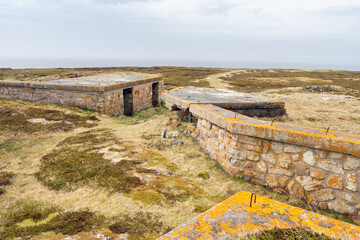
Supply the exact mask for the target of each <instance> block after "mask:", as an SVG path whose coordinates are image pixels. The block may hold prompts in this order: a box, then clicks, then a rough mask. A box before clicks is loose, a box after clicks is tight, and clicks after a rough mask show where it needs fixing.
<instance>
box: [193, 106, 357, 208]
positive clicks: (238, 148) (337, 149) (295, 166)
mask: <svg viewBox="0 0 360 240" xmlns="http://www.w3.org/2000/svg"><path fill="white" fill-rule="evenodd" d="M189 110H190V112H191V113H192V114H193V115H195V116H196V117H197V118H198V122H197V125H196V128H195V127H192V126H189V127H188V129H187V131H188V133H189V134H190V135H191V136H193V137H194V138H195V139H196V140H197V141H198V142H199V144H200V145H201V146H202V148H203V149H205V150H206V152H207V153H208V154H209V155H210V157H211V158H212V159H214V160H216V161H218V162H219V164H220V165H221V166H222V168H223V169H224V170H225V171H227V172H228V173H229V174H230V175H232V176H237V177H243V178H245V179H246V180H249V181H251V182H253V183H256V184H260V185H263V186H266V187H269V188H271V189H274V190H276V191H279V192H286V193H289V194H290V195H292V196H294V197H296V198H300V199H304V200H306V201H307V202H309V203H310V204H312V205H314V206H317V207H319V208H321V209H324V210H325V209H329V210H332V211H334V212H338V213H344V214H357V213H359V214H360V212H359V210H360V194H359V179H360V158H359V155H360V151H359V150H360V141H359V136H355V135H349V134H341V133H336V132H331V131H328V130H326V129H311V128H301V127H296V126H290V125H286V124H280V123H270V122H267V121H261V120H255V119H252V118H249V117H246V116H243V115H239V116H234V113H233V112H231V111H227V110H225V109H222V108H219V107H216V106H214V105H201V104H199V105H191V106H190V109H189Z"/></svg>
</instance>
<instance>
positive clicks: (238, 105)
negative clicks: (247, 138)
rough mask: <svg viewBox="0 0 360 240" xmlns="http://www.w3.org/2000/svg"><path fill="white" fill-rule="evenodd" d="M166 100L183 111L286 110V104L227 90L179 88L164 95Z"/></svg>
mask: <svg viewBox="0 0 360 240" xmlns="http://www.w3.org/2000/svg"><path fill="white" fill-rule="evenodd" d="M163 98H164V100H166V101H168V102H170V103H172V104H174V105H176V106H177V107H179V108H181V109H187V108H189V107H190V105H192V104H214V105H216V106H219V107H223V108H226V109H232V110H233V109H234V110H236V109H248V108H284V107H285V103H284V102H280V101H274V100H271V99H266V98H262V97H258V96H254V95H250V94H246V93H240V92H235V91H231V90H225V89H215V88H198V87H179V88H175V89H173V90H170V91H168V92H166V93H164V94H163Z"/></svg>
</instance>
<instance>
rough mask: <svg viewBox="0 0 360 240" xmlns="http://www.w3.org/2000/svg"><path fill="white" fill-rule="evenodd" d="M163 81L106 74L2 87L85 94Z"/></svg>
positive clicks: (6, 83) (148, 76) (8, 83)
mask: <svg viewBox="0 0 360 240" xmlns="http://www.w3.org/2000/svg"><path fill="white" fill-rule="evenodd" d="M161 80H163V76H162V75H155V74H143V73H122V74H121V73H120V74H119V73H117V74H104V75H97V76H91V77H79V78H68V79H59V80H50V81H44V82H27V81H0V86H6V87H24V88H38V89H56V90H70V91H83V92H105V91H111V90H114V89H119V88H130V87H133V86H136V85H141V84H145V83H151V82H156V81H161Z"/></svg>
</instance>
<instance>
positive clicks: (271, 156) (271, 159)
mask: <svg viewBox="0 0 360 240" xmlns="http://www.w3.org/2000/svg"><path fill="white" fill-rule="evenodd" d="M261 159H262V160H264V161H265V162H268V163H272V164H276V159H277V157H276V155H275V154H272V153H267V154H261Z"/></svg>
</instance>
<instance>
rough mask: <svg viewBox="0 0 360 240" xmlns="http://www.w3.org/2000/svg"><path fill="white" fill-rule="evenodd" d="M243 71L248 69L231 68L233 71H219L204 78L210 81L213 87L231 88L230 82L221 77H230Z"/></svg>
mask: <svg viewBox="0 0 360 240" xmlns="http://www.w3.org/2000/svg"><path fill="white" fill-rule="evenodd" d="M243 71H246V70H243V69H237V70H231V71H228V72H224V73H217V74H213V75H210V76H208V77H206V78H204V79H202V80H206V81H208V82H209V84H210V87H213V88H220V89H230V87H231V86H230V85H229V84H227V83H226V82H225V81H223V80H222V79H221V77H230V76H232V75H234V74H236V73H239V72H243Z"/></svg>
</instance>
